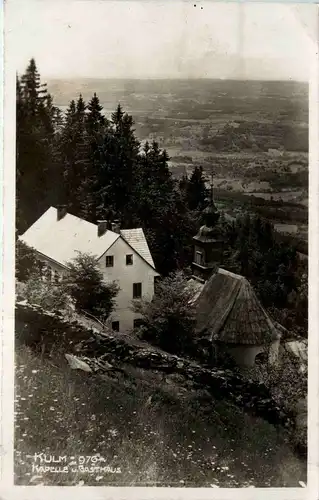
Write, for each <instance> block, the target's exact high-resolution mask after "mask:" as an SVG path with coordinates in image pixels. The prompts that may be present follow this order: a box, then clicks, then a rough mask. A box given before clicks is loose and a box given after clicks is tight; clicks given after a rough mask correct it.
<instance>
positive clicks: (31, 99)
mask: <svg viewBox="0 0 319 500" xmlns="http://www.w3.org/2000/svg"><path fill="white" fill-rule="evenodd" d="M16 91H17V94H16V101H17V108H16V117H17V137H16V141H17V142H16V145H17V149H16V155H17V156H16V158H17V176H16V193H17V228H18V230H19V231H24V230H25V229H27V227H29V226H30V224H32V223H33V222H34V221H35V220H36V219H37V218H38V217H39V216H40V215H42V213H43V211H44V210H46V209H47V208H48V206H49V205H50V202H51V196H52V192H53V190H54V185H53V184H52V182H53V179H54V174H55V171H54V168H55V162H54V148H55V137H54V125H53V121H52V110H53V104H52V99H51V97H50V96H49V95H48V92H47V89H46V84H41V78H40V75H39V72H38V70H37V67H36V63H35V61H34V59H31V61H30V63H29V65H28V67H27V69H26V72H25V74H24V75H22V76H21V78H19V77H17V87H16Z"/></svg>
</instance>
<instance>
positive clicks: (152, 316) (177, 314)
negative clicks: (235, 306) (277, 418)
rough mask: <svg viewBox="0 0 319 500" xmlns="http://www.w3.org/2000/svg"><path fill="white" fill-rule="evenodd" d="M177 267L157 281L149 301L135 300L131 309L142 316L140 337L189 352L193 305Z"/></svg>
mask: <svg viewBox="0 0 319 500" xmlns="http://www.w3.org/2000/svg"><path fill="white" fill-rule="evenodd" d="M187 284H188V282H187V278H186V276H185V275H184V273H182V272H181V271H178V272H175V273H172V274H170V275H169V276H168V277H166V278H165V279H163V280H162V281H160V282H159V283H158V284H157V290H156V295H155V296H154V298H153V300H152V301H147V300H140V301H135V302H134V305H133V308H134V310H135V312H137V313H139V314H141V315H142V317H143V338H144V339H145V340H148V341H150V342H152V343H153V344H155V345H158V346H159V347H161V348H162V349H164V350H166V351H167V352H170V353H172V354H185V353H186V354H189V353H191V352H193V350H194V346H193V336H194V327H195V308H194V306H193V305H192V304H191V299H192V298H193V294H194V292H193V291H192V290H191V289H190V288H189V287H188V286H187Z"/></svg>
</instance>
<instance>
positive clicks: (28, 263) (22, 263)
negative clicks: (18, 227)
mask: <svg viewBox="0 0 319 500" xmlns="http://www.w3.org/2000/svg"><path fill="white" fill-rule="evenodd" d="M15 251H16V278H17V280H18V281H23V282H25V281H27V280H28V279H29V278H30V277H31V276H32V275H33V274H38V272H39V261H38V260H37V258H36V252H35V250H34V249H33V248H31V247H29V246H28V245H26V243H23V241H20V240H17V241H16V248H15Z"/></svg>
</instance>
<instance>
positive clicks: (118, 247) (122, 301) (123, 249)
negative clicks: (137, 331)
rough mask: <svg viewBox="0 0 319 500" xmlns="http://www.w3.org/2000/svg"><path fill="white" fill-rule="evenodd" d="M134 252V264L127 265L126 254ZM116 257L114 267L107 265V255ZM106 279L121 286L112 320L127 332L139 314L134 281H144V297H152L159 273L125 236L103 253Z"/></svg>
mask: <svg viewBox="0 0 319 500" xmlns="http://www.w3.org/2000/svg"><path fill="white" fill-rule="evenodd" d="M128 254H133V265H130V266H127V265H126V255H128ZM111 255H113V257H114V265H113V267H106V266H105V257H106V256H111ZM98 263H99V267H100V269H101V271H102V273H103V276H104V279H105V281H108V282H109V281H116V282H117V283H118V285H119V286H120V290H119V293H118V295H117V298H116V308H115V310H114V311H113V313H112V314H111V317H110V322H112V321H119V322H120V331H121V332H125V331H128V330H130V329H132V328H133V321H134V319H136V318H139V315H137V314H135V313H133V311H132V310H131V304H132V300H133V283H142V297H143V298H149V299H152V297H153V295H154V277H155V276H158V273H157V272H156V271H155V270H154V269H153V268H152V267H151V266H149V265H148V264H147V263H146V262H145V261H144V260H143V259H142V258H141V257H140V256H139V255H138V254H137V253H136V252H135V251H134V250H133V249H132V248H131V247H130V246H129V245H128V244H127V243H126V241H124V240H123V238H118V239H117V240H116V242H115V243H114V244H113V245H112V246H111V247H110V248H109V249H108V250H107V251H106V252H105V253H104V254H103V255H102V257H101V258H100V259H99V261H98Z"/></svg>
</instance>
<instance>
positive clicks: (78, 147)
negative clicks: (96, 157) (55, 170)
mask: <svg viewBox="0 0 319 500" xmlns="http://www.w3.org/2000/svg"><path fill="white" fill-rule="evenodd" d="M60 161H61V164H62V166H63V167H62V168H63V177H64V193H63V202H65V203H66V204H67V206H68V209H69V210H70V211H71V212H72V213H73V214H74V215H77V216H79V217H82V216H83V215H84V214H83V213H82V210H83V206H84V205H85V199H86V188H85V184H86V177H87V174H88V165H89V138H88V134H87V130H86V104H85V102H84V100H83V97H82V95H81V94H80V96H79V98H78V100H77V101H76V102H75V101H74V100H72V101H71V102H70V105H69V108H68V109H67V112H66V119H65V124H64V127H63V130H62V133H61V139H60Z"/></svg>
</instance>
